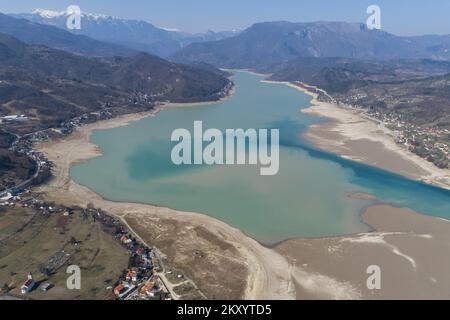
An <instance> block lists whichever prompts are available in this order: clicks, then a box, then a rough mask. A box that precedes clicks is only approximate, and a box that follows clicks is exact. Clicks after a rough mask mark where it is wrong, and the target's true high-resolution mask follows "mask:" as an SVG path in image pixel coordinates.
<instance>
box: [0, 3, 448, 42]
mask: <svg viewBox="0 0 450 320" xmlns="http://www.w3.org/2000/svg"><path fill="white" fill-rule="evenodd" d="M71 4H74V5H78V6H80V8H81V10H82V11H87V12H94V13H103V14H108V15H115V16H118V17H122V18H132V19H141V20H145V21H148V22H151V23H153V24H155V25H157V26H162V27H168V28H176V29H180V30H183V31H188V32H202V31H206V30H208V29H210V30H214V31H220V30H230V29H235V28H237V29H244V28H246V27H248V26H249V25H251V24H253V23H255V22H261V21H274V20H288V21H293V22H303V21H318V20H322V21H348V22H363V21H365V20H366V16H367V15H366V9H367V7H368V6H369V5H371V4H376V5H378V6H380V8H381V15H382V28H383V29H384V30H385V31H388V32H392V33H395V34H399V35H420V34H432V33H435V34H450V1H449V0H428V1H425V0H370V1H367V0H126V1H125V0H120V1H119V0H70V1H66V0H18V1H16V0H14V1H12V0H0V11H1V12H3V13H18V12H30V11H31V10H32V9H34V8H45V9H52V10H58V11H62V10H65V8H66V7H67V6H68V5H71Z"/></svg>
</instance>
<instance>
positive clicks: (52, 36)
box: [0, 13, 136, 56]
mask: <svg viewBox="0 0 450 320" xmlns="http://www.w3.org/2000/svg"><path fill="white" fill-rule="evenodd" d="M0 32H1V33H4V34H9V35H11V36H13V37H15V38H17V39H18V40H20V41H22V42H25V43H28V44H38V45H45V46H48V47H51V48H56V49H60V50H65V51H69V52H72V53H77V54H85V55H93V56H116V55H119V56H126V55H133V54H136V51H134V50H131V49H129V48H126V47H123V46H120V45H117V44H113V43H107V42H102V41H98V40H95V39H92V38H90V37H87V36H84V35H75V34H72V33H70V32H68V31H65V30H62V29H59V28H56V27H53V26H48V25H43V24H40V23H35V22H31V21H29V20H26V19H21V18H18V19H17V18H13V17H11V16H8V15H5V14H2V13H0Z"/></svg>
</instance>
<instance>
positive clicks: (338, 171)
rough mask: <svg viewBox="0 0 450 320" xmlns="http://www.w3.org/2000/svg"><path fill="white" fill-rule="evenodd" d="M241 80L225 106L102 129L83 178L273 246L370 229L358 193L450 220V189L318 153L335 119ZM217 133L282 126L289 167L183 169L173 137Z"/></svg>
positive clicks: (294, 93)
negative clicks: (270, 170) (317, 135)
mask: <svg viewBox="0 0 450 320" xmlns="http://www.w3.org/2000/svg"><path fill="white" fill-rule="evenodd" d="M261 80H263V78H262V77H261V76H257V75H254V74H250V73H246V72H237V73H236V76H235V77H234V79H233V81H234V82H235V84H236V89H237V90H236V93H235V95H234V96H233V97H232V98H231V99H229V100H227V101H225V102H223V103H220V104H215V105H209V106H201V107H183V108H172V109H166V110H164V111H162V112H161V113H160V114H159V115H158V116H157V117H154V118H147V119H143V120H140V121H137V122H134V123H131V124H130V125H128V126H125V127H120V128H114V129H109V130H101V131H96V132H95V133H94V134H93V136H92V140H93V142H94V143H96V144H98V145H100V146H101V148H102V150H103V153H104V155H103V156H101V157H99V158H95V159H92V160H89V161H87V162H85V163H82V164H79V165H76V166H74V167H73V168H72V169H71V175H72V177H73V178H74V180H75V181H76V182H78V183H80V184H82V185H86V186H88V187H89V188H91V189H92V190H94V191H96V192H97V193H99V194H100V195H102V196H103V197H105V198H107V199H110V200H115V201H130V202H141V203H149V204H157V205H161V206H168V207H170V208H174V209H179V210H184V211H194V212H200V213H204V214H207V215H210V216H213V217H216V218H218V219H220V220H222V221H225V222H227V223H229V224H230V225H232V226H235V227H237V228H239V229H241V230H242V231H244V232H245V233H247V234H248V235H250V236H252V237H254V238H255V239H257V240H259V241H261V242H264V243H267V244H271V243H275V242H277V241H280V240H284V239H287V238H292V237H298V236H303V237H316V236H327V235H338V234H350V233H355V232H365V231H368V230H369V229H368V227H367V226H366V225H365V224H364V223H362V222H361V220H360V218H359V212H360V211H361V210H362V209H363V208H364V207H365V206H367V205H369V204H370V202H368V201H364V200H356V199H351V198H349V197H348V194H349V193H351V192H354V191H362V192H367V193H370V194H373V195H374V196H376V197H377V198H378V199H379V200H381V201H385V202H389V203H392V204H393V205H396V206H402V207H409V208H411V209H414V210H416V211H419V212H423V213H426V214H429V215H434V216H439V217H444V218H450V191H447V190H443V189H439V188H435V187H432V186H429V185H425V184H423V183H420V182H416V181H412V180H408V179H406V178H403V177H401V176H399V175H396V174H393V173H390V172H386V171H383V170H380V169H377V168H373V167H370V166H367V165H364V164H361V163H357V162H353V161H349V160H345V159H342V158H340V157H338V156H336V155H334V154H331V153H327V152H323V151H320V150H317V149H316V148H314V147H313V146H312V145H311V144H310V143H309V142H308V141H306V140H304V139H302V137H301V134H302V133H303V132H305V130H307V128H308V126H309V125H311V124H313V123H318V122H321V121H325V120H323V119H320V118H317V117H312V116H309V115H306V114H303V113H301V112H300V111H299V110H300V109H301V108H307V107H308V106H309V105H310V100H311V98H310V97H309V96H307V95H306V94H304V93H302V92H300V91H298V90H296V89H293V88H290V87H288V86H286V85H284V84H272V83H263V82H261ZM196 120H202V121H203V127H204V130H205V129H207V128H218V129H222V130H224V129H226V128H243V129H247V128H278V129H279V130H280V169H279V172H278V174H277V175H275V176H261V175H260V174H259V167H258V166H249V165H235V166H218V165H216V166H207V165H192V166H183V165H182V166H176V165H174V164H172V162H171V149H172V147H173V146H174V145H175V143H173V142H171V141H170V137H171V133H172V131H173V130H174V129H177V128H186V129H188V130H190V131H191V132H192V131H193V123H194V121H196Z"/></svg>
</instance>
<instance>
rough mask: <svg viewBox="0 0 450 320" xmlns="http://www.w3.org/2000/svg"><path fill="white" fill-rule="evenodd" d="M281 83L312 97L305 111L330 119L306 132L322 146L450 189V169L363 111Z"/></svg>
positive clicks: (349, 157) (317, 144)
mask: <svg viewBox="0 0 450 320" xmlns="http://www.w3.org/2000/svg"><path fill="white" fill-rule="evenodd" d="M278 83H285V84H287V85H289V86H291V87H293V88H295V89H297V90H300V91H302V92H304V93H306V94H308V95H310V96H311V97H312V100H311V107H309V108H306V109H302V112H304V113H307V114H311V115H318V116H321V117H325V118H328V119H330V121H328V122H326V123H323V124H317V125H313V126H311V127H310V129H309V130H308V132H307V133H306V134H305V136H306V138H307V139H309V140H310V141H312V142H313V143H314V144H315V145H316V146H318V147H319V148H322V149H324V150H326V151H330V152H333V153H337V154H339V155H341V156H342V157H344V158H347V159H351V160H355V161H361V162H364V163H366V164H369V165H372V166H376V167H379V168H381V169H385V170H388V171H391V172H395V173H399V174H401V175H404V176H406V177H408V178H411V179H415V180H420V181H423V182H426V183H429V184H432V185H435V186H439V187H441V188H445V189H450V170H448V169H439V168H437V167H436V166H435V165H434V164H432V163H431V162H428V161H427V160H425V159H423V158H421V157H419V156H417V155H415V154H414V153H412V152H410V151H408V150H407V149H406V148H404V147H403V146H400V145H398V144H397V143H396V142H395V141H394V139H393V137H392V135H390V132H389V130H388V129H386V128H383V127H380V126H379V125H378V124H376V123H375V122H374V121H371V120H369V119H366V118H364V117H362V116H361V111H358V110H354V109H351V108H345V107H341V106H337V105H334V104H330V103H326V102H322V101H319V100H317V94H315V93H313V92H311V91H309V90H307V89H305V88H302V87H299V86H297V85H295V84H292V83H290V82H278Z"/></svg>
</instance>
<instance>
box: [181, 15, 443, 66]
mask: <svg viewBox="0 0 450 320" xmlns="http://www.w3.org/2000/svg"><path fill="white" fill-rule="evenodd" d="M449 39H450V37H449V36H427V37H399V36H395V35H392V34H390V33H387V32H384V31H380V30H368V29H367V28H366V26H365V25H364V24H359V23H346V22H311V23H292V22H286V21H276V22H264V23H257V24H254V25H253V26H251V27H249V28H248V29H246V30H244V31H243V32H241V33H240V34H239V35H237V36H234V37H231V38H227V39H224V40H219V41H214V42H204V43H194V44H190V45H188V46H187V47H185V48H183V49H181V50H180V51H179V52H177V53H176V54H175V55H174V56H173V58H174V59H175V60H177V61H183V62H192V61H196V62H200V61H201V62H206V63H210V64H213V65H215V66H220V67H228V68H258V67H261V66H267V65H270V64H277V63H282V62H286V61H289V60H293V59H296V58H299V57H314V58H323V57H343V58H355V59H376V60H387V59H396V58H429V59H437V60H448V59H450V41H449Z"/></svg>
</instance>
